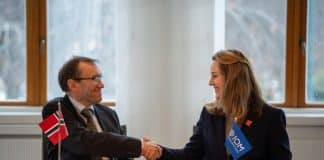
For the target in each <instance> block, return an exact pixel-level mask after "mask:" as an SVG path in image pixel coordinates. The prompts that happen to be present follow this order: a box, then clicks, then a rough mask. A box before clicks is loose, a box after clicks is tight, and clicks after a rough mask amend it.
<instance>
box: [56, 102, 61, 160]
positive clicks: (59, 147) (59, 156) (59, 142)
mask: <svg viewBox="0 0 324 160" xmlns="http://www.w3.org/2000/svg"><path fill="white" fill-rule="evenodd" d="M58 110H59V128H58V152H57V159H58V160H61V132H60V129H61V119H62V109H61V102H58Z"/></svg>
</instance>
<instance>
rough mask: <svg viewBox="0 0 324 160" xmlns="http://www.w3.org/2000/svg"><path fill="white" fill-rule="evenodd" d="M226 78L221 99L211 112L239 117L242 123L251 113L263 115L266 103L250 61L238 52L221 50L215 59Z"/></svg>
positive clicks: (213, 58)
mask: <svg viewBox="0 0 324 160" xmlns="http://www.w3.org/2000/svg"><path fill="white" fill-rule="evenodd" d="M212 60H213V61H216V62H217V63H218V64H219V67H220V71H221V74H223V76H224V90H223V93H222V97H221V99H220V100H219V101H218V102H216V103H215V105H216V106H215V107H214V108H213V109H209V111H210V112H213V113H215V114H220V113H221V112H220V109H221V110H222V112H224V113H225V114H226V115H227V116H230V117H233V118H234V117H237V119H238V122H239V123H242V122H243V120H244V119H245V118H246V115H247V114H248V113H250V112H254V113H257V114H258V115H261V112H262V107H263V104H264V101H263V99H262V96H261V91H260V88H259V86H258V84H257V81H256V79H255V76H254V74H253V71H252V67H251V64H250V62H249V60H248V59H247V58H246V57H245V56H244V55H243V53H242V52H240V51H238V50H234V49H233V50H220V51H218V52H217V53H216V54H215V55H214V56H213V57H212Z"/></svg>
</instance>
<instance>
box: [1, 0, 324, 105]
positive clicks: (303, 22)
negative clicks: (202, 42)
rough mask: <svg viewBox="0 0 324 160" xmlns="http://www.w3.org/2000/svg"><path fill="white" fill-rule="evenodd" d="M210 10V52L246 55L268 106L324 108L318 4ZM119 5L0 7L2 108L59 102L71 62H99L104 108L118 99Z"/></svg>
mask: <svg viewBox="0 0 324 160" xmlns="http://www.w3.org/2000/svg"><path fill="white" fill-rule="evenodd" d="M161 1H162V0H161ZM213 2H214V5H215V10H214V11H215V18H214V20H215V23H214V24H215V25H214V28H215V33H214V34H215V37H216V38H215V44H216V47H215V48H216V49H217V48H224V47H225V48H238V49H241V50H243V51H244V52H245V53H247V56H248V57H249V58H250V59H251V60H252V64H253V66H254V69H255V72H256V76H257V78H258V81H259V82H260V85H261V88H262V91H263V95H264V97H265V99H266V100H267V101H269V102H270V103H273V104H275V105H278V106H283V107H324V87H323V86H324V71H323V69H322V68H323V67H324V66H323V65H324V63H321V62H322V61H323V60H324V54H322V53H321V51H322V50H323V49H324V39H323V37H324V30H323V29H321V26H322V25H323V23H324V20H322V19H323V18H321V17H322V16H323V14H324V9H323V7H320V6H323V3H324V2H323V1H321V0H285V1H282V0H273V1H271V2H269V1H262V0H261V1H260V0H214V1H213ZM46 3H47V4H46ZM117 3H119V1H116V0H93V1H88V0H80V1H78V2H73V4H72V2H67V1H63V0H57V1H38V0H28V1H21V0H20V1H19V0H2V1H1V2H0V8H1V10H0V13H1V15H0V23H1V25H0V51H1V52H0V54H1V56H2V57H1V59H0V62H1V63H0V104H1V105H17V104H18V105H20V104H21V105H41V104H43V103H45V102H46V101H47V100H48V99H50V98H53V97H54V96H56V95H61V94H62V93H61V92H60V90H59V87H58V84H57V72H58V68H59V67H60V66H61V65H62V63H64V62H65V60H66V59H67V58H69V57H70V56H72V55H75V54H78V55H86V56H90V57H93V58H96V59H99V60H100V62H99V65H100V68H102V71H103V75H104V78H105V79H104V81H105V82H107V83H106V84H105V90H103V93H104V100H105V101H109V100H113V99H115V95H116V90H115V87H114V86H115V84H116V80H115V77H116V74H117V73H116V68H115V66H116V50H117V49H116V48H115V46H116V44H115V43H116V37H118V35H116V33H117V32H116V30H117V29H118V27H116V24H115V22H116V21H118V15H116V14H115V13H116V8H117V7H116V6H117ZM134 3H135V2H134ZM173 4H177V3H171V2H170V5H173ZM170 22H173V21H172V20H171V21H170ZM162 27H163V26H162ZM130 34H132V33H130ZM130 37H131V35H130ZM13 57H15V59H13Z"/></svg>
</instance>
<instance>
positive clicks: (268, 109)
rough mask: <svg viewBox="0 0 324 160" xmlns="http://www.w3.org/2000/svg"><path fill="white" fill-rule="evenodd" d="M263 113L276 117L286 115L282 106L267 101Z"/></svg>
mask: <svg viewBox="0 0 324 160" xmlns="http://www.w3.org/2000/svg"><path fill="white" fill-rule="evenodd" d="M262 114H263V115H264V116H266V117H268V116H269V117H274V116H282V115H284V114H285V113H284V111H283V110H282V109H281V108H278V107H275V106H272V105H270V104H267V103H265V104H264V105H263V112H262Z"/></svg>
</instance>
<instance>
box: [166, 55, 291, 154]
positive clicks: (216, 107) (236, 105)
mask: <svg viewBox="0 0 324 160" xmlns="http://www.w3.org/2000/svg"><path fill="white" fill-rule="evenodd" d="M212 60H213V62H212V64H211V78H210V81H209V85H210V86H212V87H213V88H214V90H215V93H216V97H215V98H216V101H215V102H213V103H210V104H207V105H205V107H204V108H203V110H202V112H201V115H200V118H199V121H198V122H197V124H196V128H195V132H194V134H193V135H192V136H191V138H190V140H189V142H188V143H187V144H186V145H185V147H184V148H183V149H170V148H166V147H162V148H163V153H162V156H161V157H160V159H161V160H173V159H180V160H200V159H203V160H228V159H233V158H232V156H231V155H230V153H229V151H228V150H227V149H226V147H225V145H224V142H225V139H226V136H227V135H228V133H229V131H230V129H231V127H232V123H233V120H234V118H235V119H237V120H236V123H237V124H238V125H239V126H240V128H241V130H242V132H243V134H244V135H245V137H246V138H247V140H248V141H249V143H250V144H251V146H252V149H251V150H250V151H248V152H247V153H246V154H244V155H243V156H241V157H240V158H239V160H290V159H291V158H292V155H291V152H290V147H289V138H288V134H287V131H286V118H285V114H284V112H283V111H282V110H281V109H278V108H274V107H272V106H270V105H269V104H266V103H265V101H264V100H263V99H262V97H261V92H260V89H259V86H258V84H257V82H256V79H255V77H254V74H253V72H252V68H251V65H250V62H249V61H248V59H247V58H246V57H245V56H244V55H243V53H241V52H240V51H238V50H221V51H219V52H217V53H216V54H215V55H214V56H213V57H212Z"/></svg>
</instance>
